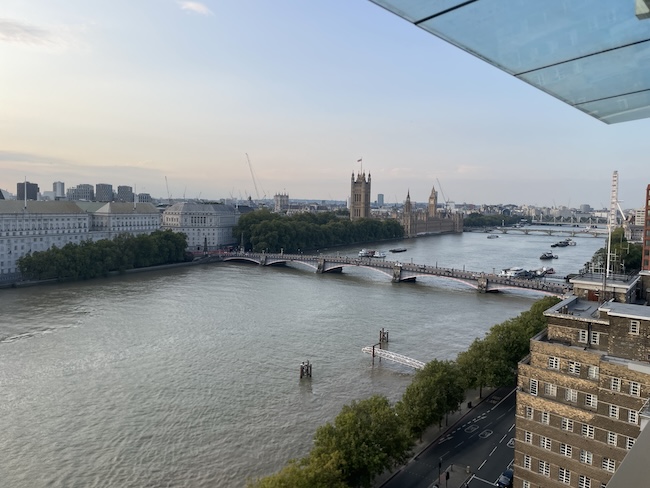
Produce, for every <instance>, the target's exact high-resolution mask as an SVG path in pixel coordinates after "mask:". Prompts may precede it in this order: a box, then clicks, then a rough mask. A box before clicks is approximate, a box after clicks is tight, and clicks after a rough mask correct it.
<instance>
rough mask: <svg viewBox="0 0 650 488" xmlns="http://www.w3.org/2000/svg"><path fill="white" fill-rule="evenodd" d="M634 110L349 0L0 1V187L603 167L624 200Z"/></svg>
mask: <svg viewBox="0 0 650 488" xmlns="http://www.w3.org/2000/svg"><path fill="white" fill-rule="evenodd" d="M649 129H650V120H649V119H644V120H640V121H632V122H626V123H622V124H614V125H606V124H604V123H602V122H600V121H598V120H596V119H595V118H592V117H590V116H588V115H586V114H584V113H583V112H581V111H579V110H576V109H573V108H571V107H569V106H568V105H566V104H564V103H563V102H560V101H559V100H556V99H555V98H553V97H550V96H549V95H546V94H544V93H542V92H541V91H539V90H537V89H536V88H533V87H532V86H529V85H527V84H526V83H523V82H521V81H519V80H517V79H515V78H513V77H512V76H510V75H508V74H506V73H504V72H502V71H500V70H499V69H497V68H495V67H493V66H491V65H489V64H487V63H485V62H484V61H481V60H479V59H477V58H475V57H474V56H471V55H469V54H467V53H465V52H464V51H462V50H460V49H458V48H456V47H454V46H451V45H449V44H447V43H446V42H444V41H442V40H440V39H438V38H437V37H435V36H432V35H431V34H428V33H426V32H424V31H423V30H421V29H419V28H417V27H414V26H413V25H411V24H410V23H408V22H406V21H405V20H403V19H401V18H399V17H397V16H395V15H393V14H391V13H389V12H387V11H386V10H384V9H382V8H380V7H378V6H377V5H375V4H373V3H372V2H370V1H368V0H276V1H273V2H270V1H268V0H237V1H233V0H203V1H201V2H199V1H180V0H111V1H110V2H96V1H93V2H89V1H88V0H30V1H29V2H25V1H24V0H3V1H2V2H1V3H0V188H2V189H5V190H8V191H10V192H12V193H15V192H16V184H17V183H18V182H22V181H24V179H25V178H26V179H27V181H30V182H33V183H37V184H38V185H39V186H40V189H41V192H43V191H51V190H52V183H53V182H54V181H63V182H65V185H66V188H69V187H72V186H76V185H78V184H81V183H90V184H93V185H94V184H96V183H110V184H112V185H113V187H114V189H116V188H117V186H118V185H128V186H133V187H135V188H136V191H137V192H146V193H150V194H151V195H152V196H154V197H161V198H167V197H169V196H171V198H172V199H180V198H184V197H185V198H203V199H220V198H230V197H234V198H243V199H245V198H247V197H248V196H251V197H252V198H253V199H256V198H258V197H259V198H264V197H267V198H271V197H272V196H273V195H274V194H276V193H288V194H289V196H290V198H296V199H298V198H299V199H317V200H329V199H336V200H346V199H347V198H349V194H350V177H351V175H352V173H355V174H356V173H357V172H359V171H363V172H366V173H370V174H371V175H372V195H373V200H374V199H376V195H377V194H378V193H382V194H384V200H385V202H386V203H388V204H391V203H396V202H403V201H404V199H405V197H406V194H407V192H410V195H411V199H412V200H413V201H416V202H424V201H426V200H427V199H428V196H429V194H430V193H431V189H432V187H434V186H435V188H436V189H437V190H438V191H439V201H441V200H448V201H454V202H457V203H474V204H483V203H485V204H499V203H503V204H530V205H538V206H550V207H553V206H557V207H560V206H569V207H578V206H579V205H581V204H589V205H591V206H592V207H594V208H605V207H608V206H609V200H610V185H611V178H612V172H613V171H615V170H616V171H618V172H619V200H620V201H621V206H622V207H623V208H639V207H641V206H642V205H643V200H644V196H645V188H646V185H647V184H648V183H650V170H649V169H648V168H649V166H648V163H647V159H648V157H647V154H648V143H647V140H648V139H647V134H648V133H649ZM359 160H361V161H359ZM249 161H250V164H249ZM251 173H252V174H251ZM252 175H254V177H253V176H252Z"/></svg>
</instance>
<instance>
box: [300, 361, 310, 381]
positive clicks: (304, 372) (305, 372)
mask: <svg viewBox="0 0 650 488" xmlns="http://www.w3.org/2000/svg"><path fill="white" fill-rule="evenodd" d="M305 377H309V378H311V363H310V362H309V361H303V362H302V363H300V378H301V379H302V378H305Z"/></svg>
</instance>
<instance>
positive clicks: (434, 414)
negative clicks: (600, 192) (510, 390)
mask: <svg viewBox="0 0 650 488" xmlns="http://www.w3.org/2000/svg"><path fill="white" fill-rule="evenodd" d="M558 301H559V299H558V298H555V297H547V298H544V299H542V300H539V301H537V302H535V303H534V304H533V306H532V307H531V309H530V310H528V311H526V312H523V313H522V314H520V315H519V316H518V317H516V318H513V319H510V320H506V321H505V322H503V323H501V324H497V325H495V326H493V327H492V328H491V329H490V331H489V332H487V333H486V335H485V337H484V338H482V339H479V338H477V339H476V340H475V341H474V342H473V343H472V344H471V345H470V347H469V348H468V349H467V350H466V351H463V352H461V353H459V354H458V356H457V358H456V360H455V361H450V360H447V361H439V360H435V359H434V360H433V361H430V362H428V363H427V364H426V365H425V367H424V369H422V370H419V371H417V372H416V374H415V376H414V378H413V381H412V382H411V384H410V385H409V386H408V387H407V388H406V390H405V392H404V394H403V395H402V398H401V399H400V400H399V401H398V402H397V403H396V404H395V405H391V404H390V402H389V401H388V399H387V398H386V397H384V396H382V395H375V396H372V397H370V398H367V399H364V400H358V401H353V402H352V403H351V404H349V405H345V406H344V407H343V408H342V410H341V412H340V413H339V414H338V415H337V416H336V418H335V419H334V421H333V422H332V423H327V424H326V425H324V426H321V427H319V428H318V429H317V430H316V433H315V435H314V445H313V447H312V449H311V451H310V453H309V454H308V455H307V456H305V457H303V458H301V459H294V460H291V461H289V462H288V463H287V465H286V466H285V467H284V468H282V470H280V471H279V472H278V473H275V474H272V475H270V476H267V477H264V478H261V479H258V480H251V481H249V482H248V488H289V487H291V488H331V487H334V488H346V487H369V486H371V484H372V482H373V480H374V479H375V477H377V476H378V475H380V474H382V473H383V472H384V471H385V470H388V469H391V468H394V467H395V466H398V465H400V464H403V463H404V462H405V461H406V460H407V459H408V458H409V456H410V455H411V450H412V448H413V446H414V444H415V441H416V439H418V438H420V439H421V438H422V434H423V433H424V431H425V430H426V429H427V428H428V427H430V426H431V425H435V424H438V425H442V422H443V420H445V419H446V418H447V416H448V415H449V414H450V413H453V412H455V411H457V410H458V409H459V408H460V405H461V404H462V402H463V401H464V399H465V392H466V390H467V389H468V388H478V389H479V391H480V393H479V394H480V395H481V396H482V389H483V388H484V387H486V386H491V387H500V386H514V385H515V384H516V377H517V365H518V363H519V361H520V360H521V359H522V358H524V357H525V356H526V355H528V354H529V352H530V339H531V337H533V336H535V335H536V334H538V333H539V332H541V331H542V330H544V328H545V327H546V324H547V321H546V318H545V317H544V315H543V312H544V310H547V309H548V308H550V307H551V306H553V305H555V304H556V303H558Z"/></svg>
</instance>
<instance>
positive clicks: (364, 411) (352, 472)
mask: <svg viewBox="0 0 650 488" xmlns="http://www.w3.org/2000/svg"><path fill="white" fill-rule="evenodd" d="M410 448H411V437H410V436H409V434H408V432H407V431H406V429H405V428H404V425H403V423H402V422H401V420H400V418H399V417H398V416H397V415H396V414H395V409H394V408H393V407H391V405H390V404H389V402H388V400H387V399H386V398H385V397H383V396H379V395H375V396H372V397H370V398H368V399H366V400H360V401H354V402H352V404H351V405H346V406H344V407H343V409H342V410H341V413H340V414H339V415H338V416H337V417H336V419H334V424H333V425H332V424H329V423H328V424H326V425H324V426H321V427H319V428H318V430H317V431H316V435H315V436H314V449H313V451H312V455H314V456H316V457H317V458H320V459H332V457H333V456H334V457H335V460H336V462H337V468H338V470H339V471H340V472H341V475H342V479H343V481H344V482H345V483H347V484H348V485H350V486H364V487H367V486H370V485H371V482H372V480H373V478H374V477H375V476H377V475H379V474H381V473H382V472H383V471H384V470H385V469H389V468H391V467H393V466H395V465H396V464H398V463H402V462H404V461H406V459H407V456H408V454H409V451H410Z"/></svg>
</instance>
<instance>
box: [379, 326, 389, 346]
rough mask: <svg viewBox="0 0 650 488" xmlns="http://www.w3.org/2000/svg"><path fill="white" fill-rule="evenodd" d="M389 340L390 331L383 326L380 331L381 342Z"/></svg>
mask: <svg viewBox="0 0 650 488" xmlns="http://www.w3.org/2000/svg"><path fill="white" fill-rule="evenodd" d="M383 342H388V331H387V330H384V328H383V327H382V328H381V330H380V331H379V343H380V344H381V343H383Z"/></svg>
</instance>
